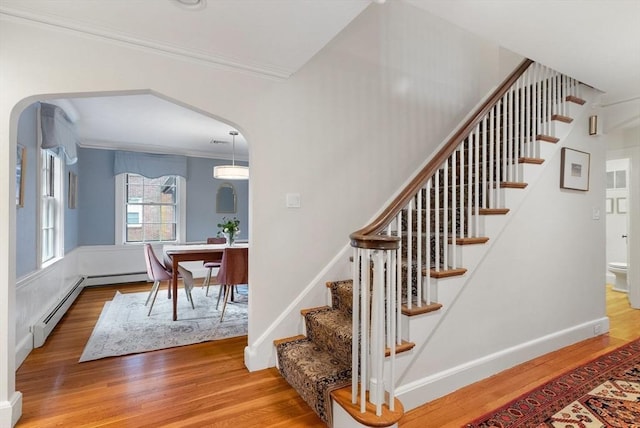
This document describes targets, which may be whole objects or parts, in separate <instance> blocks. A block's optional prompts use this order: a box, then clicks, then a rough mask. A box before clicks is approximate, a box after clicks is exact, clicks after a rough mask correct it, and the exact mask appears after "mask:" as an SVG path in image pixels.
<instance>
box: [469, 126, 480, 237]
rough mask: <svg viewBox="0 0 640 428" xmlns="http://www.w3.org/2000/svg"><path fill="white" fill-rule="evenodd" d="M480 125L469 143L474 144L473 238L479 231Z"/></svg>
mask: <svg viewBox="0 0 640 428" xmlns="http://www.w3.org/2000/svg"><path fill="white" fill-rule="evenodd" d="M479 133H480V125H476V128H475V130H474V131H473V134H472V136H473V138H472V139H470V141H473V144H474V159H475V162H474V169H475V172H474V174H473V176H474V179H473V203H474V205H473V206H474V207H475V209H476V215H475V217H474V219H475V222H474V225H473V236H478V231H479V230H480V215H479V212H480V208H481V207H480V140H479Z"/></svg>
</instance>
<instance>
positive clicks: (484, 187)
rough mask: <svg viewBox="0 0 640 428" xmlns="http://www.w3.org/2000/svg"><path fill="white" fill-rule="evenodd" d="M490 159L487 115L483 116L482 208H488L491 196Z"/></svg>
mask: <svg viewBox="0 0 640 428" xmlns="http://www.w3.org/2000/svg"><path fill="white" fill-rule="evenodd" d="M488 165H489V159H488V158H487V115H485V116H484V117H483V118H482V208H487V204H488V202H487V201H488V198H489V188H488V187H487V173H488V171H487V168H488Z"/></svg>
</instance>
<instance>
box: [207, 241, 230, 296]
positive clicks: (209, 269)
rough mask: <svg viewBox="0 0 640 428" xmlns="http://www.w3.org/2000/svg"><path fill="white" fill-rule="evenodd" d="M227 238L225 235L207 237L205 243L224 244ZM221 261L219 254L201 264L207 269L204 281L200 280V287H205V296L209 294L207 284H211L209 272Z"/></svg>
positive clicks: (218, 265) (217, 266)
mask: <svg viewBox="0 0 640 428" xmlns="http://www.w3.org/2000/svg"><path fill="white" fill-rule="evenodd" d="M226 243H227V238H225V237H220V238H218V237H216V238H207V244H226ZM221 263H222V256H220V257H219V258H218V259H216V260H212V261H209V262H204V263H203V265H204V267H205V268H206V269H207V275H206V276H205V277H204V281H203V282H202V287H207V291H206V292H205V293H204V294H205V296H208V295H209V285H210V284H211V272H212V271H213V269H215V268H219V267H220V264H221Z"/></svg>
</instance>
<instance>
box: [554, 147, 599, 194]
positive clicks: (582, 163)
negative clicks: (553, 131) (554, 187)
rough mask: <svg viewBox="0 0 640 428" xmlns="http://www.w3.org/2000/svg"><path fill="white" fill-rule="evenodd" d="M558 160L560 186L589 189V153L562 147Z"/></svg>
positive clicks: (572, 188)
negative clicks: (559, 159)
mask: <svg viewBox="0 0 640 428" xmlns="http://www.w3.org/2000/svg"><path fill="white" fill-rule="evenodd" d="M561 155H562V156H561V161H560V187H561V188H563V189H571V190H583V191H586V190H589V160H590V157H591V155H590V154H589V153H585V152H581V151H579V150H574V149H569V148H566V147H563V148H562V154H561Z"/></svg>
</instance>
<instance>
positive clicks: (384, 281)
mask: <svg viewBox="0 0 640 428" xmlns="http://www.w3.org/2000/svg"><path fill="white" fill-rule="evenodd" d="M399 244H400V238H399V237H397V236H388V235H377V234H376V235H364V234H358V233H357V232H356V233H354V234H352V235H351V246H352V247H353V248H354V251H353V268H354V269H353V317H352V320H353V321H352V322H353V325H352V328H353V342H352V348H351V352H352V373H353V376H352V384H351V399H352V403H353V404H356V403H357V401H358V393H359V396H360V412H362V413H364V412H365V408H366V403H367V401H369V402H371V403H372V404H374V405H375V406H376V414H377V415H378V416H380V415H381V414H382V404H383V403H384V402H385V395H386V397H387V398H388V400H389V401H388V402H387V405H388V406H389V408H390V409H391V410H393V407H394V401H395V385H394V376H393V370H394V369H393V367H394V363H395V361H394V360H395V346H394V345H395V340H396V337H395V336H396V334H395V332H396V312H397V311H398V310H399V308H398V307H397V306H398V305H397V302H396V301H397V297H396V280H397V278H396V258H397V252H398V248H399ZM385 306H386V308H385ZM385 314H387V315H385ZM387 347H388V348H389V349H390V353H391V355H390V356H391V364H390V367H391V373H390V374H389V376H388V379H389V385H387V388H385V383H384V379H385V373H384V362H385V352H386V348H387ZM367 392H368V396H367ZM385 392H387V393H388V394H385Z"/></svg>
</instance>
